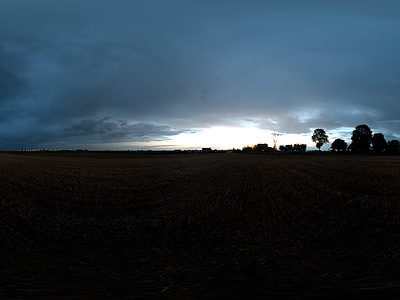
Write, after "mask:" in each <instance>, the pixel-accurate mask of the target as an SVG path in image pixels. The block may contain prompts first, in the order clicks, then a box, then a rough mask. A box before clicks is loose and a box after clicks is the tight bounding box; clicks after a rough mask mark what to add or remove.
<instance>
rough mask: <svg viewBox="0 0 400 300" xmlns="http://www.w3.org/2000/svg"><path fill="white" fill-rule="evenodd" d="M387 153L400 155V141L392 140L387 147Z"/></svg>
mask: <svg viewBox="0 0 400 300" xmlns="http://www.w3.org/2000/svg"><path fill="white" fill-rule="evenodd" d="M386 152H387V153H388V154H399V153H400V142H399V141H398V140H391V141H389V142H388V143H387V145H386Z"/></svg>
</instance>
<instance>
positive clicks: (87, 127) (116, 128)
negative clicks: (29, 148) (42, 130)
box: [65, 118, 184, 140]
mask: <svg viewBox="0 0 400 300" xmlns="http://www.w3.org/2000/svg"><path fill="white" fill-rule="evenodd" d="M182 132H184V130H174V129H171V128H170V127H169V126H165V125H164V126H160V125H154V124H145V123H138V124H128V123H127V121H121V120H118V121H109V118H102V119H99V120H96V119H85V120H81V121H80V122H78V123H75V124H72V125H71V126H70V127H67V128H65V135H66V136H82V135H89V136H95V137H96V136H99V137H102V138H105V139H107V140H112V139H126V138H129V139H130V140H132V139H134V140H137V139H143V137H163V138H166V137H168V136H172V135H177V134H180V133H182Z"/></svg>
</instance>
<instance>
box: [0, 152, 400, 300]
mask: <svg viewBox="0 0 400 300" xmlns="http://www.w3.org/2000/svg"><path fill="white" fill-rule="evenodd" d="M399 195H400V158H399V157H396V156H393V157H391V156H362V155H360V156H350V155H322V154H321V155H318V154H305V155H294V156H292V155H284V154H275V155H255V154H241V153H217V154H140V153H133V152H110V153H95V152H70V153H56V152H54V153H53V152H43V153H33V152H31V153H18V152H16V153H0V201H1V202H0V214H1V218H0V229H1V235H0V247H1V248H0V250H1V256H0V278H2V280H1V285H0V295H4V296H7V295H10V296H11V295H20V296H41V297H43V296H54V295H67V296H76V295H79V296H80V297H83V296H85V295H88V296H89V295H92V294H97V295H100V296H101V295H103V296H108V295H116V296H122V295H132V296H133V295H141V296H143V297H146V296H148V297H154V296H160V295H166V296H168V295H175V296H176V295H180V296H182V297H188V298H196V297H197V298H199V297H200V298H201V297H209V298H210V297H213V296H215V297H220V296H221V295H231V296H236V297H241V296H243V295H247V296H249V295H252V296H254V297H256V296H260V297H265V296H267V295H268V296H277V297H278V296H281V297H282V296H295V295H296V296H309V295H322V294H329V295H330V296H341V295H356V294H359V295H361V294H363V293H368V295H372V294H374V293H376V294H382V293H392V292H395V291H399V290H400V282H399V280H398V278H400V247H399V246H400V238H399V232H398V230H399V228H400V227H399V225H400V200H399V199H400V196H399Z"/></svg>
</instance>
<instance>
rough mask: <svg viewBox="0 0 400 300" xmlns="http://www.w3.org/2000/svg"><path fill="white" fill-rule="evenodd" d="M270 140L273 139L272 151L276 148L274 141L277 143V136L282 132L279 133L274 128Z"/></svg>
mask: <svg viewBox="0 0 400 300" xmlns="http://www.w3.org/2000/svg"><path fill="white" fill-rule="evenodd" d="M271 135H272V140H273V141H274V151H275V150H276V143H278V139H279V136H281V135H282V134H280V133H279V131H277V130H274V131H273V132H272V133H271Z"/></svg>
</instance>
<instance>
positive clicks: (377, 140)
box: [372, 133, 387, 154]
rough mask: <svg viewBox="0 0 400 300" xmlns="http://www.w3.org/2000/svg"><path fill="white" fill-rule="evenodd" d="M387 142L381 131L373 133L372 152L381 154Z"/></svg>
mask: <svg viewBox="0 0 400 300" xmlns="http://www.w3.org/2000/svg"><path fill="white" fill-rule="evenodd" d="M386 145H387V142H386V140H385V137H384V136H383V134H382V133H375V134H374V136H373V137H372V151H373V152H374V154H382V152H383V150H385V148H386Z"/></svg>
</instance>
